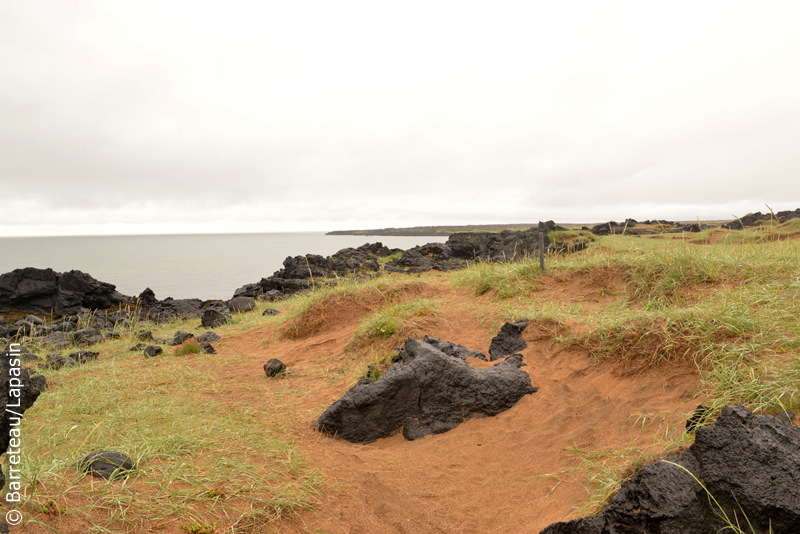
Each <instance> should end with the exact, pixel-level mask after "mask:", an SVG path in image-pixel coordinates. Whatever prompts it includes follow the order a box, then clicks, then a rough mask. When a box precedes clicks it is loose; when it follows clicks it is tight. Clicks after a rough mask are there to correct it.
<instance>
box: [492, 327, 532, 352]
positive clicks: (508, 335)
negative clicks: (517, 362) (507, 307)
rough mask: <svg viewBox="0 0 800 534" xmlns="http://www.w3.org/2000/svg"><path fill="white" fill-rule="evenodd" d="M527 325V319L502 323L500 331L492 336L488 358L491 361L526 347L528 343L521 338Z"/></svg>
mask: <svg viewBox="0 0 800 534" xmlns="http://www.w3.org/2000/svg"><path fill="white" fill-rule="evenodd" d="M527 326H528V320H527V319H520V320H519V321H515V322H513V323H506V324H504V325H503V326H502V327H501V328H500V333H499V334H497V335H496V336H494V338H492V343H491V345H490V346H489V359H490V360H491V361H495V360H499V359H500V358H502V357H504V356H510V355H511V354H516V353H517V352H519V351H521V350H522V349H524V348H526V347H527V346H528V344H527V343H526V342H525V340H524V339H522V331H523V330H525V328H526V327H527Z"/></svg>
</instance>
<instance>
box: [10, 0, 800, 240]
mask: <svg viewBox="0 0 800 534" xmlns="http://www.w3.org/2000/svg"><path fill="white" fill-rule="evenodd" d="M798 24H800V2H796V1H784V2H764V1H759V2H752V1H748V2H736V1H730V0H725V1H718V2H710V1H709V2H703V1H697V0H693V1H691V2H676V1H671V2H642V1H639V0H637V1H631V2H613V1H604V2H596V1H584V2H576V1H574V2H565V1H559V2H555V1H552V0H550V1H547V2H530V1H525V2H523V1H519V2H497V1H492V2H488V1H487V2H466V1H446V2H436V1H431V0H426V1H421V2H416V1H409V0H406V1H403V2H381V1H376V0H369V1H364V2H352V1H346V0H345V1H341V0H340V1H335V2H332V1H329V0H326V1H319V2H305V1H290V2H287V1H281V2H273V1H255V0H233V1H231V0H228V1H226V2H221V1H215V2H211V1H196V0H195V1H177V0H153V1H149V0H135V1H133V0H131V1H127V0H113V1H108V0H98V1H88V0H72V1H64V0H0V186H1V187H2V207H1V208H0V236H2V235H5V236H9V235H60V234H130V233H183V232H189V233H195V232H209V231H210V232H256V231H304V230H334V229H355V228H378V227H387V226H413V225H429V224H473V223H504V222H509V223H511V222H536V221H539V220H547V219H553V220H555V221H557V222H601V221H606V220H609V219H614V220H623V219H625V218H626V217H634V218H638V219H647V218H666V219H673V220H688V219H695V218H696V217H700V218H701V219H730V218H732V215H734V214H735V215H739V216H741V215H744V214H746V213H748V212H752V211H764V212H766V211H767V208H766V206H765V204H769V205H770V206H771V207H772V208H773V209H775V210H776V211H778V210H783V209H795V208H798V207H800V30H798Z"/></svg>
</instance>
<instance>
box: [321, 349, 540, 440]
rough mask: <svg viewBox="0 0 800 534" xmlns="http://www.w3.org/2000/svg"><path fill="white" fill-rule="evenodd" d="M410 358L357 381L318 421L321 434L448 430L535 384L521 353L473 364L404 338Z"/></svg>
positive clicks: (372, 435) (415, 434) (499, 407)
mask: <svg viewBox="0 0 800 534" xmlns="http://www.w3.org/2000/svg"><path fill="white" fill-rule="evenodd" d="M405 352H406V354H407V355H408V356H409V358H408V359H407V360H405V361H399V362H398V363H395V364H394V365H392V366H391V367H390V368H389V369H387V370H386V372H384V373H383V374H382V375H381V376H380V378H378V380H376V381H375V382H372V383H360V384H357V385H355V386H354V387H353V388H352V389H350V390H349V391H348V392H347V393H345V394H344V396H343V397H342V398H341V399H339V400H338V401H336V402H335V403H333V404H332V405H331V406H330V407H329V408H328V409H327V410H325V412H324V413H323V414H322V415H321V416H320V418H319V419H318V420H317V428H318V429H319V430H321V431H322V432H324V433H326V434H330V435H332V436H336V437H339V438H344V439H346V440H347V441H350V442H353V443H369V442H372V441H375V440H377V439H379V438H383V437H387V436H391V435H392V434H394V433H396V432H398V431H400V429H401V428H402V427H404V426H406V425H407V426H408V427H409V429H412V428H413V431H409V432H406V433H404V435H405V436H406V438H407V439H417V438H419V437H423V436H426V435H431V434H440V433H442V432H447V431H448V430H451V429H453V428H455V427H456V426H458V425H459V424H461V423H462V422H463V421H465V420H467V419H469V418H471V417H473V416H476V415H481V414H482V415H497V414H498V413H500V412H503V411H505V410H508V409H509V408H511V407H512V406H514V405H515V404H516V403H517V401H519V400H520V399H521V398H522V397H523V396H525V395H527V394H530V393H533V392H535V391H536V390H537V389H538V388H535V387H533V386H532V385H531V379H530V377H529V376H528V374H527V373H526V372H524V371H521V370H520V369H519V367H520V366H521V365H523V364H522V359H521V357H520V358H509V359H507V360H506V361H504V362H502V363H500V364H498V365H496V366H495V367H492V368H491V369H475V368H473V367H471V366H469V365H468V364H467V363H466V362H465V361H464V360H462V359H461V358H459V357H457V356H449V355H447V354H445V353H444V352H442V351H440V350H439V349H437V348H436V347H434V346H433V345H431V344H429V343H425V342H424V341H420V340H417V339H408V340H407V341H406V343H405Z"/></svg>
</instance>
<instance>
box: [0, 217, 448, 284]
mask: <svg viewBox="0 0 800 534" xmlns="http://www.w3.org/2000/svg"><path fill="white" fill-rule="evenodd" d="M446 240H447V237H397V236H380V237H376V236H371V237H365V236H328V235H324V234H323V233H322V232H303V233H273V234H213V235H212V234H207V235H145V236H81V237H7V238H0V274H2V273H6V272H9V271H13V270H14V269H21V268H23V267H38V268H40V269H44V268H47V267H50V268H52V269H53V270H55V271H57V272H64V271H70V270H73V269H77V270H79V271H83V272H85V273H88V274H90V275H92V276H93V277H95V278H96V279H98V280H101V281H103V282H109V283H111V284H114V285H116V286H117V291H119V292H120V293H123V294H125V295H132V296H136V295H138V294H139V293H141V292H142V290H144V288H146V287H149V288H150V289H152V290H153V291H155V294H156V297H157V298H159V299H164V298H167V297H173V298H194V297H196V298H201V299H229V298H231V297H232V296H233V292H234V291H235V290H236V288H238V287H241V286H243V285H244V284H249V283H252V282H258V281H259V280H260V279H261V278H264V277H267V276H270V275H272V274H273V273H274V272H275V271H277V270H278V269H280V268H282V267H283V260H284V259H285V258H286V257H287V256H298V255H304V254H319V255H322V256H330V255H331V254H333V253H335V252H337V251H339V250H341V249H343V248H347V247H358V246H361V245H363V244H364V243H368V242H369V243H374V242H376V241H380V242H381V243H383V244H384V245H386V246H387V247H389V248H402V249H408V248H412V247H414V246H416V245H423V244H425V243H434V242H444V241H446Z"/></svg>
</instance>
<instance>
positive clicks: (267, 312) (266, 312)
mask: <svg viewBox="0 0 800 534" xmlns="http://www.w3.org/2000/svg"><path fill="white" fill-rule="evenodd" d="M280 313H281V312H280V311H278V310H276V309H274V308H267V309H266V310H264V313H262V314H261V315H280Z"/></svg>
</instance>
